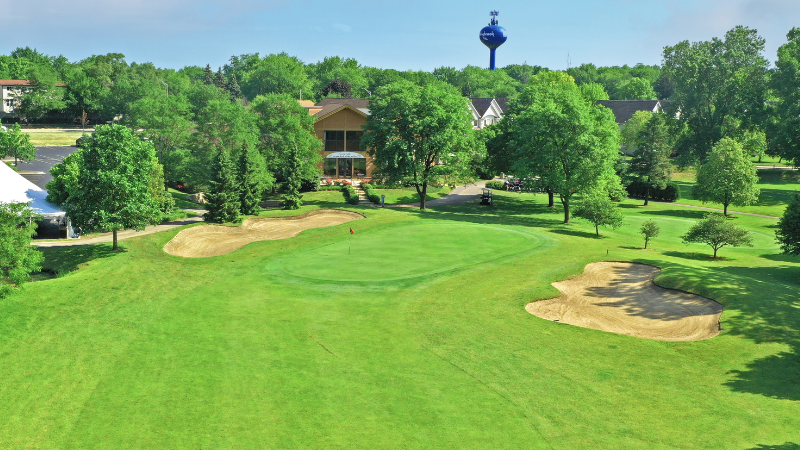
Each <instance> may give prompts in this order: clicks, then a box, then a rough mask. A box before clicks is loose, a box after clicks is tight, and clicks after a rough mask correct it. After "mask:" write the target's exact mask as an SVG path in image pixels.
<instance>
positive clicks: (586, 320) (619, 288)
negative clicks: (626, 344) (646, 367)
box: [525, 261, 722, 341]
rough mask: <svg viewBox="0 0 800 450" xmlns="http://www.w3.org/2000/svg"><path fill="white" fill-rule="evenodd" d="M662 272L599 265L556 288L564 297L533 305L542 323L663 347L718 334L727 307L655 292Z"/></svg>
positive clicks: (677, 293) (664, 291)
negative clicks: (657, 343) (661, 343)
mask: <svg viewBox="0 0 800 450" xmlns="http://www.w3.org/2000/svg"><path fill="white" fill-rule="evenodd" d="M659 272H661V269H659V268H658V267H654V266H648V265H645V264H635V263H625V262H607V261H603V262H596V263H592V264H588V265H586V268H585V269H584V272H583V274H582V275H579V276H577V277H575V278H572V279H569V280H565V281H559V282H556V283H553V286H555V287H556V288H558V290H559V291H561V296H559V297H556V298H551V299H548V300H540V301H538V302H533V303H529V304H528V305H526V306H525V310H527V311H528V312H529V313H531V314H533V315H535V316H537V317H541V318H543V319H547V320H552V321H556V322H563V323H568V324H570V325H576V326H579V327H584V328H592V329H595V330H601V331H609V332H611V333H617V334H625V335H628V336H635V337H640V338H645V339H655V340H659V341H695V340H700V339H708V338H711V337H714V336H716V335H717V334H719V318H720V316H721V315H722V305H720V304H719V303H717V302H715V301H713V300H711V299H708V298H705V297H701V296H699V295H695V294H690V293H687V292H681V291H675V290H672V289H664V288H662V287H659V286H656V284H655V283H653V279H654V278H655V277H656V275H658V274H659Z"/></svg>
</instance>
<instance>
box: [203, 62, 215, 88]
mask: <svg viewBox="0 0 800 450" xmlns="http://www.w3.org/2000/svg"><path fill="white" fill-rule="evenodd" d="M203 84H206V85H212V84H214V72H212V71H211V64H206V68H205V69H203Z"/></svg>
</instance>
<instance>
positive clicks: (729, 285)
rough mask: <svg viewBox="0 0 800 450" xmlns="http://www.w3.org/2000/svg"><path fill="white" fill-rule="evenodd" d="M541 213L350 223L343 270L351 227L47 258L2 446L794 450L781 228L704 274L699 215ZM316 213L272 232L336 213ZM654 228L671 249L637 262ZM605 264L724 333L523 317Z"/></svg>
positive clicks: (532, 201) (665, 211) (3, 362)
mask: <svg viewBox="0 0 800 450" xmlns="http://www.w3.org/2000/svg"><path fill="white" fill-rule="evenodd" d="M339 196H341V194H339ZM545 200H546V197H545V196H542V195H538V196H537V195H533V194H516V193H505V192H496V193H495V206H494V207H491V208H489V207H481V206H478V205H475V204H465V205H453V206H447V207H442V208H438V209H433V210H428V211H419V210H417V209H401V210H397V209H388V208H387V209H380V208H366V207H365V208H360V207H354V208H352V210H353V211H357V212H359V213H362V214H364V215H365V216H366V218H365V219H364V220H359V221H357V222H355V223H353V224H352V226H353V228H354V231H355V234H354V235H352V239H353V241H352V247H351V255H350V256H349V257H348V255H347V253H346V252H347V239H349V228H350V225H351V224H343V225H339V226H335V227H330V228H318V229H312V230H306V231H304V232H303V233H301V234H300V235H298V236H297V237H295V238H291V239H285V240H279V241H263V242H254V243H252V244H249V245H247V246H245V247H243V248H241V249H239V250H237V251H235V252H233V253H231V254H228V255H222V256H218V257H211V258H202V259H186V258H179V257H174V256H171V255H168V254H166V253H164V252H163V251H162V250H161V248H162V247H163V246H164V244H166V243H167V242H168V241H169V240H170V239H171V238H172V237H173V236H175V234H176V233H177V230H175V231H170V232H164V233H158V234H153V235H147V236H142V237H140V238H136V239H131V240H127V241H124V242H123V243H122V247H123V250H124V251H122V252H119V253H113V252H110V251H108V249H109V248H110V246H109V245H99V246H92V247H90V248H84V249H81V250H76V249H74V248H73V249H70V248H65V249H55V248H53V249H47V250H46V252H47V260H46V262H45V265H47V264H57V265H59V266H61V267H63V268H65V269H69V268H73V269H74V267H73V265H75V266H78V267H80V268H79V269H77V270H75V271H74V272H72V273H68V274H66V275H64V276H61V277H59V278H55V279H51V280H47V281H41V282H36V283H30V284H28V285H26V286H25V287H24V289H23V290H22V291H19V292H16V293H14V294H12V295H11V296H10V297H8V298H6V299H4V300H2V301H0V379H2V380H3V382H2V383H1V384H0V405H2V412H3V414H0V448H157V449H161V448H193V449H196V448H236V449H240V448H257V449H261V448H321V449H322V448H326V449H329V448H341V449H352V448H419V449H431V448H437V449H439V448H452V449H463V448H480V449H484V448H493V449H494V448H513V449H522V448H524V449H529V448H532V449H538V448H542V449H565V450H566V449H570V450H571V449H584V448H585V449H595V448H597V449H605V448H609V449H742V450H745V449H756V448H786V449H791V448H794V447H796V445H797V444H798V443H800V432H799V431H798V430H800V381H799V380H800V313H798V311H800V302H798V288H800V281H798V280H800V263H798V259H797V258H791V257H787V256H783V255H779V254H778V249H777V245H776V244H775V242H774V227H775V223H776V221H775V220H774V219H768V218H761V217H746V216H740V217H738V218H736V219H734V220H736V221H737V224H739V225H741V226H744V227H745V228H747V229H749V230H751V231H752V232H753V233H754V234H755V236H756V237H755V239H754V247H752V248H729V247H725V248H723V249H722V250H721V251H720V256H721V257H722V258H721V259H717V260H714V259H712V258H710V256H711V250H710V249H709V248H708V247H707V246H703V245H699V244H691V245H687V244H682V243H681V242H680V236H681V235H682V234H684V233H685V232H686V230H688V227H689V226H690V225H691V224H692V223H694V221H695V220H697V219H698V218H700V217H702V213H703V212H702V211H697V210H691V209H686V208H680V207H676V206H675V205H665V204H652V205H651V206H648V207H640V206H637V205H638V203H639V202H636V201H626V202H624V203H623V205H622V207H623V209H624V212H625V225H624V226H623V227H622V228H620V229H618V230H605V229H603V228H601V234H602V235H603V236H602V237H600V238H597V237H595V236H594V227H593V226H592V225H591V224H589V223H586V222H585V221H578V220H575V221H574V223H572V224H569V225H563V224H561V223H560V222H561V217H562V212H561V209H560V208H547V207H546V206H544V203H543V202H544V201H545ZM314 202H317V203H318V204H314V205H312V206H309V207H305V208H303V209H302V210H301V211H297V212H284V211H270V212H267V213H264V215H286V214H297V213H302V212H306V211H309V210H311V209H314V208H316V207H337V206H339V207H341V204H335V205H334V204H326V203H324V201H323V200H314ZM648 219H653V220H655V221H656V222H657V223H659V225H660V226H661V229H662V233H661V235H660V236H658V237H657V238H656V239H654V240H652V241H651V245H652V246H653V250H642V249H641V247H642V246H643V244H644V241H643V239H642V238H641V236H639V235H638V227H639V226H640V225H641V223H642V222H644V221H645V220H648ZM426 236H427V237H431V238H438V239H439V240H441V241H449V243H448V244H446V245H445V244H441V246H440V245H439V244H437V243H435V242H434V240H433V239H432V240H427V239H426ZM484 245H485V246H484ZM490 247H491V248H490ZM492 248H495V249H496V251H492ZM428 254H430V255H432V256H431V260H432V262H431V261H428V260H427V255H428ZM324 255H329V256H324ZM603 260H615V261H631V262H639V263H644V264H651V265H654V266H658V267H660V268H661V269H662V272H661V274H660V275H659V276H658V277H657V278H656V280H655V282H656V283H657V284H659V285H661V286H664V287H669V288H674V289H681V290H685V291H689V292H694V293H697V294H699V295H703V296H705V297H709V298H712V299H715V300H717V301H719V302H720V303H721V304H722V305H723V307H724V313H723V314H722V317H721V327H722V330H721V333H720V334H719V335H718V336H717V337H714V338H711V339H707V340H703V341H695V342H659V341H652V340H645V339H638V338H634V337H629V336H622V335H616V334H613V333H607V332H602V331H596V330H591V329H585V328H580V327H575V326H570V325H566V324H560V323H555V322H551V321H547V320H543V319H540V318H537V317H535V316H533V315H531V314H529V313H528V312H526V311H525V308H524V307H525V305H526V304H527V303H529V302H531V301H534V300H537V299H544V298H551V297H555V296H557V295H559V292H558V290H557V289H555V288H554V287H553V286H551V284H550V283H552V282H554V281H559V280H565V279H568V278H571V277H574V276H576V275H578V274H580V273H581V272H582V271H583V268H584V266H585V265H586V264H588V263H590V262H595V261H603ZM393 268H394V269H393ZM393 270H396V272H393ZM398 276H400V277H403V278H396V277H398ZM793 446H794V447H793Z"/></svg>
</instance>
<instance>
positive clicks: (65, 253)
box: [40, 244, 126, 276]
mask: <svg viewBox="0 0 800 450" xmlns="http://www.w3.org/2000/svg"><path fill="white" fill-rule="evenodd" d="M40 250H41V251H42V253H43V254H44V262H42V272H43V273H46V274H50V275H53V276H59V275H64V274H67V273H69V272H72V271H75V270H77V269H79V268H80V267H81V266H82V265H84V264H86V263H88V262H89V261H94V260H96V259H101V258H109V257H111V256H115V255H119V254H121V253H125V252H126V250H125V248H123V247H120V249H119V250H118V251H116V252H115V251H112V250H111V244H96V245H75V246H68V247H44V248H40Z"/></svg>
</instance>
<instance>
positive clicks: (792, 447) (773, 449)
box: [747, 442, 800, 450]
mask: <svg viewBox="0 0 800 450" xmlns="http://www.w3.org/2000/svg"><path fill="white" fill-rule="evenodd" d="M747 450H800V444H795V443H794V442H784V443H783V444H777V445H758V446H756V447H751V448H749V449H747Z"/></svg>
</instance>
